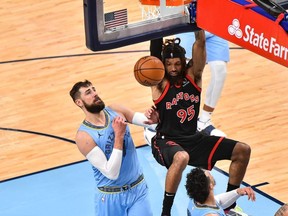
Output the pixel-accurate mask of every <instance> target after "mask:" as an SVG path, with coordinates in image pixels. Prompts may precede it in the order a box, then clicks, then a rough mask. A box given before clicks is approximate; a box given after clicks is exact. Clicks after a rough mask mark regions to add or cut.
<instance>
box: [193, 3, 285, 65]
mask: <svg viewBox="0 0 288 216" xmlns="http://www.w3.org/2000/svg"><path fill="white" fill-rule="evenodd" d="M243 1H244V0H243ZM245 2H246V3H247V1H245ZM196 22H197V26H198V27H200V28H202V29H205V30H207V31H209V32H211V33H213V34H215V35H218V36H219V37H222V38H224V39H226V40H228V41H231V42H232V43H235V44H237V45H239V46H241V47H243V48H246V49H248V50H250V51H252V52H255V53H257V54H259V55H261V56H263V57H266V58H267V59H270V60H271V61H274V62H277V63H279V64H281V65H284V66H286V67H288V33H287V32H286V31H285V29H284V28H283V27H282V26H281V25H280V24H279V21H277V20H276V21H274V20H271V19H270V18H268V17H266V16H264V15H262V14H260V13H258V12H256V11H254V10H252V9H251V8H250V7H247V5H246V6H245V5H241V4H239V3H236V2H234V1H233V0H197V15H196Z"/></svg>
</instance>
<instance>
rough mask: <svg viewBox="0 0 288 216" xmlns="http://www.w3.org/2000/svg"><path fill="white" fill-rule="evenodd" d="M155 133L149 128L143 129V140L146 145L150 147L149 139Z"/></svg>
mask: <svg viewBox="0 0 288 216" xmlns="http://www.w3.org/2000/svg"><path fill="white" fill-rule="evenodd" d="M155 134H156V131H155V130H152V129H150V128H147V127H145V128H144V139H145V141H146V143H147V144H148V145H150V146H151V139H152V138H153V137H154V136H155Z"/></svg>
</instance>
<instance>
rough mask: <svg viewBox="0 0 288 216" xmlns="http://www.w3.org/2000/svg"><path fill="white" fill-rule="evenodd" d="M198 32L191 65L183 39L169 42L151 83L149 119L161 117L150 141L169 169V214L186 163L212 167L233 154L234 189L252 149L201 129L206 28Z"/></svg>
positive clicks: (166, 207) (165, 209)
mask: <svg viewBox="0 0 288 216" xmlns="http://www.w3.org/2000/svg"><path fill="white" fill-rule="evenodd" d="M195 38H196V40H195V43H194V44H193V48H192V52H193V58H192V59H191V60H190V61H189V63H188V64H187V65H186V58H185V50H184V48H182V47H181V46H180V45H179V43H180V40H179V39H175V40H169V41H167V43H165V45H164V47H163V52H162V61H163V63H164V65H165V76H164V78H163V80H162V81H161V82H160V83H159V84H158V85H157V86H152V87H151V90H152V99H153V101H154V104H155V108H151V109H149V110H147V112H146V115H147V117H148V118H149V119H155V121H154V122H155V123H158V125H157V128H156V135H155V136H154V137H153V138H152V142H151V143H152V145H151V146H152V153H153V156H154V157H155V159H156V160H157V161H158V163H159V164H161V165H163V166H165V167H166V168H167V169H168V171H167V175H166V182H165V193H164V200H163V208H162V215H170V214H171V213H170V212H171V207H172V205H173V202H174V197H175V194H176V191H177V188H178V185H179V183H180V181H181V177H182V172H183V170H184V169H185V168H186V166H187V164H189V165H192V166H196V167H202V168H205V169H208V170H211V169H212V168H213V166H214V165H215V163H216V162H217V161H219V160H231V164H230V168H229V181H228V187H227V191H231V190H234V189H236V188H238V187H239V186H240V184H241V181H242V180H243V178H244V175H245V172H246V168H247V165H248V163H249V159H250V152H251V149H250V147H249V146H248V145H247V144H244V143H241V142H238V141H235V140H231V139H227V138H225V137H218V136H210V135H207V134H205V133H204V132H200V133H197V119H198V115H199V108H200V96H201V85H202V72H203V69H204V67H205V64H206V48H205V33H204V31H203V30H201V31H199V32H195ZM158 46H162V43H161V44H160V45H158ZM158 116H159V119H157V117H158ZM156 119H157V122H156ZM234 205H236V204H235V203H234V204H233V205H232V206H230V207H229V208H232V207H234Z"/></svg>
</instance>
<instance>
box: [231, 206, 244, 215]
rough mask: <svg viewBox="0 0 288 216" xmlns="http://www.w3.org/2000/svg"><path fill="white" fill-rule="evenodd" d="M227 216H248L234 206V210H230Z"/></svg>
mask: <svg viewBox="0 0 288 216" xmlns="http://www.w3.org/2000/svg"><path fill="white" fill-rule="evenodd" d="M226 215H227V216H248V214H246V213H244V212H243V210H242V209H241V208H240V207H239V206H235V208H233V209H230V210H229V212H228V213H226Z"/></svg>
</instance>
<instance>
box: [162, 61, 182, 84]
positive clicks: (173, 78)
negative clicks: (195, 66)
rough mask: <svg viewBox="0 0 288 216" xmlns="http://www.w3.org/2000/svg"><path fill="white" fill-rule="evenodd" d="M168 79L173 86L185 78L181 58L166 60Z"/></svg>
mask: <svg viewBox="0 0 288 216" xmlns="http://www.w3.org/2000/svg"><path fill="white" fill-rule="evenodd" d="M165 69H166V78H167V79H168V80H169V81H170V82H171V83H172V84H173V83H177V82H178V81H179V79H181V78H182V77H183V73H182V64H181V60H180V58H171V59H166V60H165Z"/></svg>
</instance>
